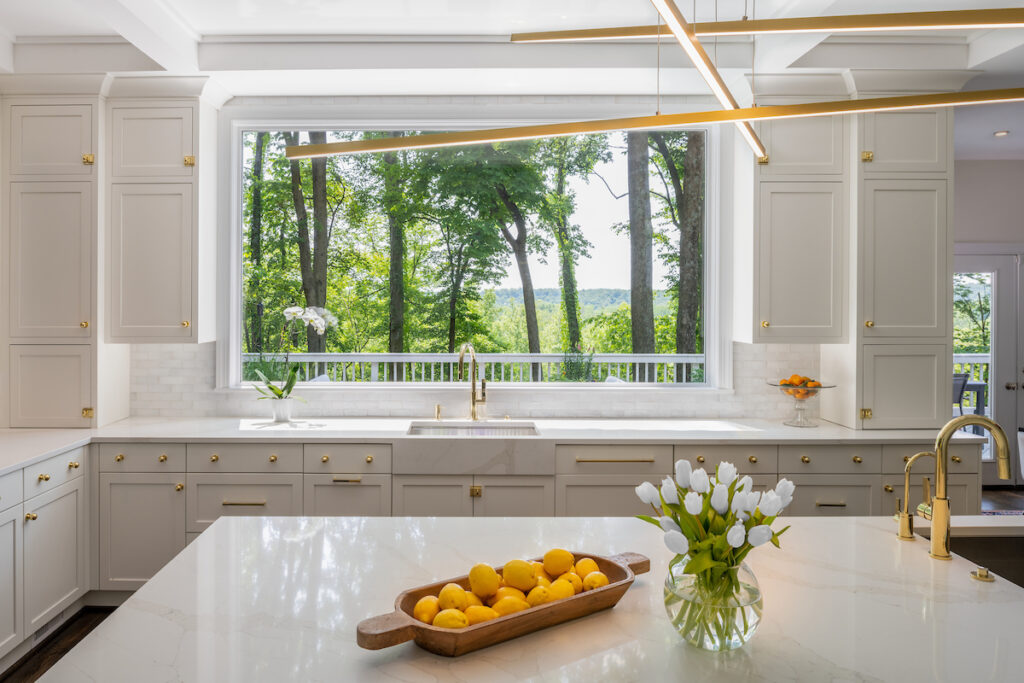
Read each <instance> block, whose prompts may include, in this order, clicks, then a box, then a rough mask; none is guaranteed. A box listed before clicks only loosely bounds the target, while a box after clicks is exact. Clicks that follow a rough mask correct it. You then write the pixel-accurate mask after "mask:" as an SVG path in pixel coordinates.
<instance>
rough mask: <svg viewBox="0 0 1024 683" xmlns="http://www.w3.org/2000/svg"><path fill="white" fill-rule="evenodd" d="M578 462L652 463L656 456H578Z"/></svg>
mask: <svg viewBox="0 0 1024 683" xmlns="http://www.w3.org/2000/svg"><path fill="white" fill-rule="evenodd" d="M576 462H578V463H593V462H639V463H650V462H654V458H634V459H628V458H576Z"/></svg>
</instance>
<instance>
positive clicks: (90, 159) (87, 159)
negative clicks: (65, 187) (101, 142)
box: [82, 154, 96, 166]
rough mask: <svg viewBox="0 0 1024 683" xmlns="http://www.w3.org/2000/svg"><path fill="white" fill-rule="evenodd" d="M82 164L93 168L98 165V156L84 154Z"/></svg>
mask: <svg viewBox="0 0 1024 683" xmlns="http://www.w3.org/2000/svg"><path fill="white" fill-rule="evenodd" d="M82 163H83V164H84V165H86V166H92V165H93V164H95V163H96V155H95V154H83V155H82Z"/></svg>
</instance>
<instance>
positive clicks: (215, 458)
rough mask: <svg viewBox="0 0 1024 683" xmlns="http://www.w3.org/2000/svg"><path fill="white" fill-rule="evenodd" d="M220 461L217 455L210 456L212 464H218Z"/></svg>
mask: <svg viewBox="0 0 1024 683" xmlns="http://www.w3.org/2000/svg"><path fill="white" fill-rule="evenodd" d="M218 460H220V456H219V455H217V454H216V453H214V454H213V455H211V456H210V462H217V461H218Z"/></svg>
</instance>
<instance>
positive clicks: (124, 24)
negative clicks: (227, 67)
mask: <svg viewBox="0 0 1024 683" xmlns="http://www.w3.org/2000/svg"><path fill="white" fill-rule="evenodd" d="M84 4H86V5H89V6H90V7H91V8H92V9H93V10H94V11H95V12H96V13H97V14H99V15H100V16H101V17H103V19H104V20H106V22H107V23H108V24H110V27H111V28H112V29H114V30H115V31H117V32H118V33H119V34H121V36H123V37H124V38H125V39H126V40H128V41H129V42H130V43H132V44H133V45H135V47H137V48H138V49H139V50H141V51H142V52H143V53H145V54H146V56H148V57H149V58H150V59H152V60H153V61H154V62H156V63H157V64H159V65H160V66H161V67H163V69H164V70H165V71H169V72H171V73H194V72H196V71H198V70H199V36H197V35H196V34H195V32H194V31H192V29H191V28H190V27H189V26H187V25H186V24H185V23H184V22H183V21H182V19H181V18H180V17H179V16H178V15H177V14H175V13H174V12H173V11H171V10H170V9H168V7H167V5H166V4H165V3H164V2H161V0H85V3H84Z"/></svg>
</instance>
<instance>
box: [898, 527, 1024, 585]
mask: <svg viewBox="0 0 1024 683" xmlns="http://www.w3.org/2000/svg"><path fill="white" fill-rule="evenodd" d="M917 535H918V536H921V537H922V538H925V539H928V538H931V534H930V530H928V529H924V530H921V531H918V532H917ZM949 549H950V550H951V551H953V552H954V553H956V554H957V555H959V556H960V557H963V558H965V559H967V560H969V561H970V562H973V563H974V564H976V565H978V566H981V567H988V569H990V570H991V571H993V572H995V573H996V574H998V575H999V576H1001V577H1003V578H1004V579H1006V580H1007V581H1010V582H1012V583H1015V584H1017V585H1018V586H1021V587H1022V588H1024V536H1021V535H1013V536H1003V535H999V536H958V535H956V533H955V529H954V533H953V535H952V536H951V537H950V539H949Z"/></svg>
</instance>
